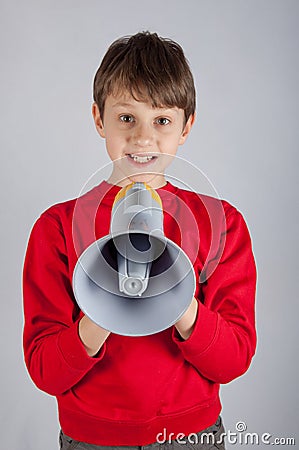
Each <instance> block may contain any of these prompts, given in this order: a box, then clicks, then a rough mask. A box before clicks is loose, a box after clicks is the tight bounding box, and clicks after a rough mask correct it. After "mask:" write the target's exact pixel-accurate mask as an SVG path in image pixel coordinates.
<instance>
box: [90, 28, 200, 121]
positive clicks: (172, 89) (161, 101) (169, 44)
mask: <svg viewBox="0 0 299 450" xmlns="http://www.w3.org/2000/svg"><path fill="white" fill-rule="evenodd" d="M125 91H127V92H129V93H130V94H131V95H132V97H133V98H135V99H136V100H139V101H149V102H150V103H151V104H152V106H153V107H161V106H164V107H165V106H167V107H177V108H180V109H183V110H184V114H185V122H187V120H188V118H189V117H190V115H192V114H194V112H195V103H196V100H195V97H196V96H195V87H194V81H193V76H192V73H191V70H190V68H189V65H188V62H187V60H186V58H185V55H184V52H183V50H182V48H181V47H180V45H179V44H177V43H176V42H174V41H172V40H170V39H165V38H161V37H159V36H158V35H157V34H156V33H149V32H143V33H138V34H135V35H133V36H130V37H123V38H120V39H118V40H116V41H115V42H113V43H112V44H111V46H110V47H109V49H108V51H107V53H106V54H105V56H104V58H103V60H102V63H101V65H100V67H99V69H98V71H97V73H96V75H95V78H94V87H93V97H94V101H95V103H96V104H97V106H98V108H99V112H100V114H101V117H102V118H104V107H105V101H106V98H107V96H108V95H109V94H119V93H121V92H125Z"/></svg>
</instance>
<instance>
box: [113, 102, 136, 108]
mask: <svg viewBox="0 0 299 450" xmlns="http://www.w3.org/2000/svg"><path fill="white" fill-rule="evenodd" d="M118 106H121V107H125V108H127V107H128V106H133V104H132V103H127V102H116V103H113V104H112V107H113V108H116V107H118Z"/></svg>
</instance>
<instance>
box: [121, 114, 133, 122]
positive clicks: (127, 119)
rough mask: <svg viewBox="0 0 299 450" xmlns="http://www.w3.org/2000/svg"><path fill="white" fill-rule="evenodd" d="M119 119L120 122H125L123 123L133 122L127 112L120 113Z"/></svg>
mask: <svg viewBox="0 0 299 450" xmlns="http://www.w3.org/2000/svg"><path fill="white" fill-rule="evenodd" d="M119 119H120V121H121V122H125V123H132V122H134V117H133V116H130V115H129V114H122V115H121V116H120V118H119Z"/></svg>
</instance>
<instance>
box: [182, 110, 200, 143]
mask: <svg viewBox="0 0 299 450" xmlns="http://www.w3.org/2000/svg"><path fill="white" fill-rule="evenodd" d="M195 117H196V113H193V114H190V116H189V119H188V120H187V122H186V125H185V126H184V129H183V132H182V134H181V137H180V141H179V145H182V144H184V143H185V141H186V139H187V137H188V136H189V133H190V131H191V128H192V126H193V124H194V121H195Z"/></svg>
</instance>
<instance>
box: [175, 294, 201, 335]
mask: <svg viewBox="0 0 299 450" xmlns="http://www.w3.org/2000/svg"><path fill="white" fill-rule="evenodd" d="M197 310H198V302H197V300H196V298H195V297H193V299H192V302H191V304H190V306H189V308H188V309H187V311H186V312H185V313H184V314H183V316H182V317H181V318H180V319H179V320H178V321H177V323H176V324H175V327H176V329H177V330H178V332H179V334H180V336H181V337H182V338H183V339H184V340H186V339H188V338H189V337H190V335H191V333H192V331H193V328H194V324H195V321H196V317H197Z"/></svg>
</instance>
